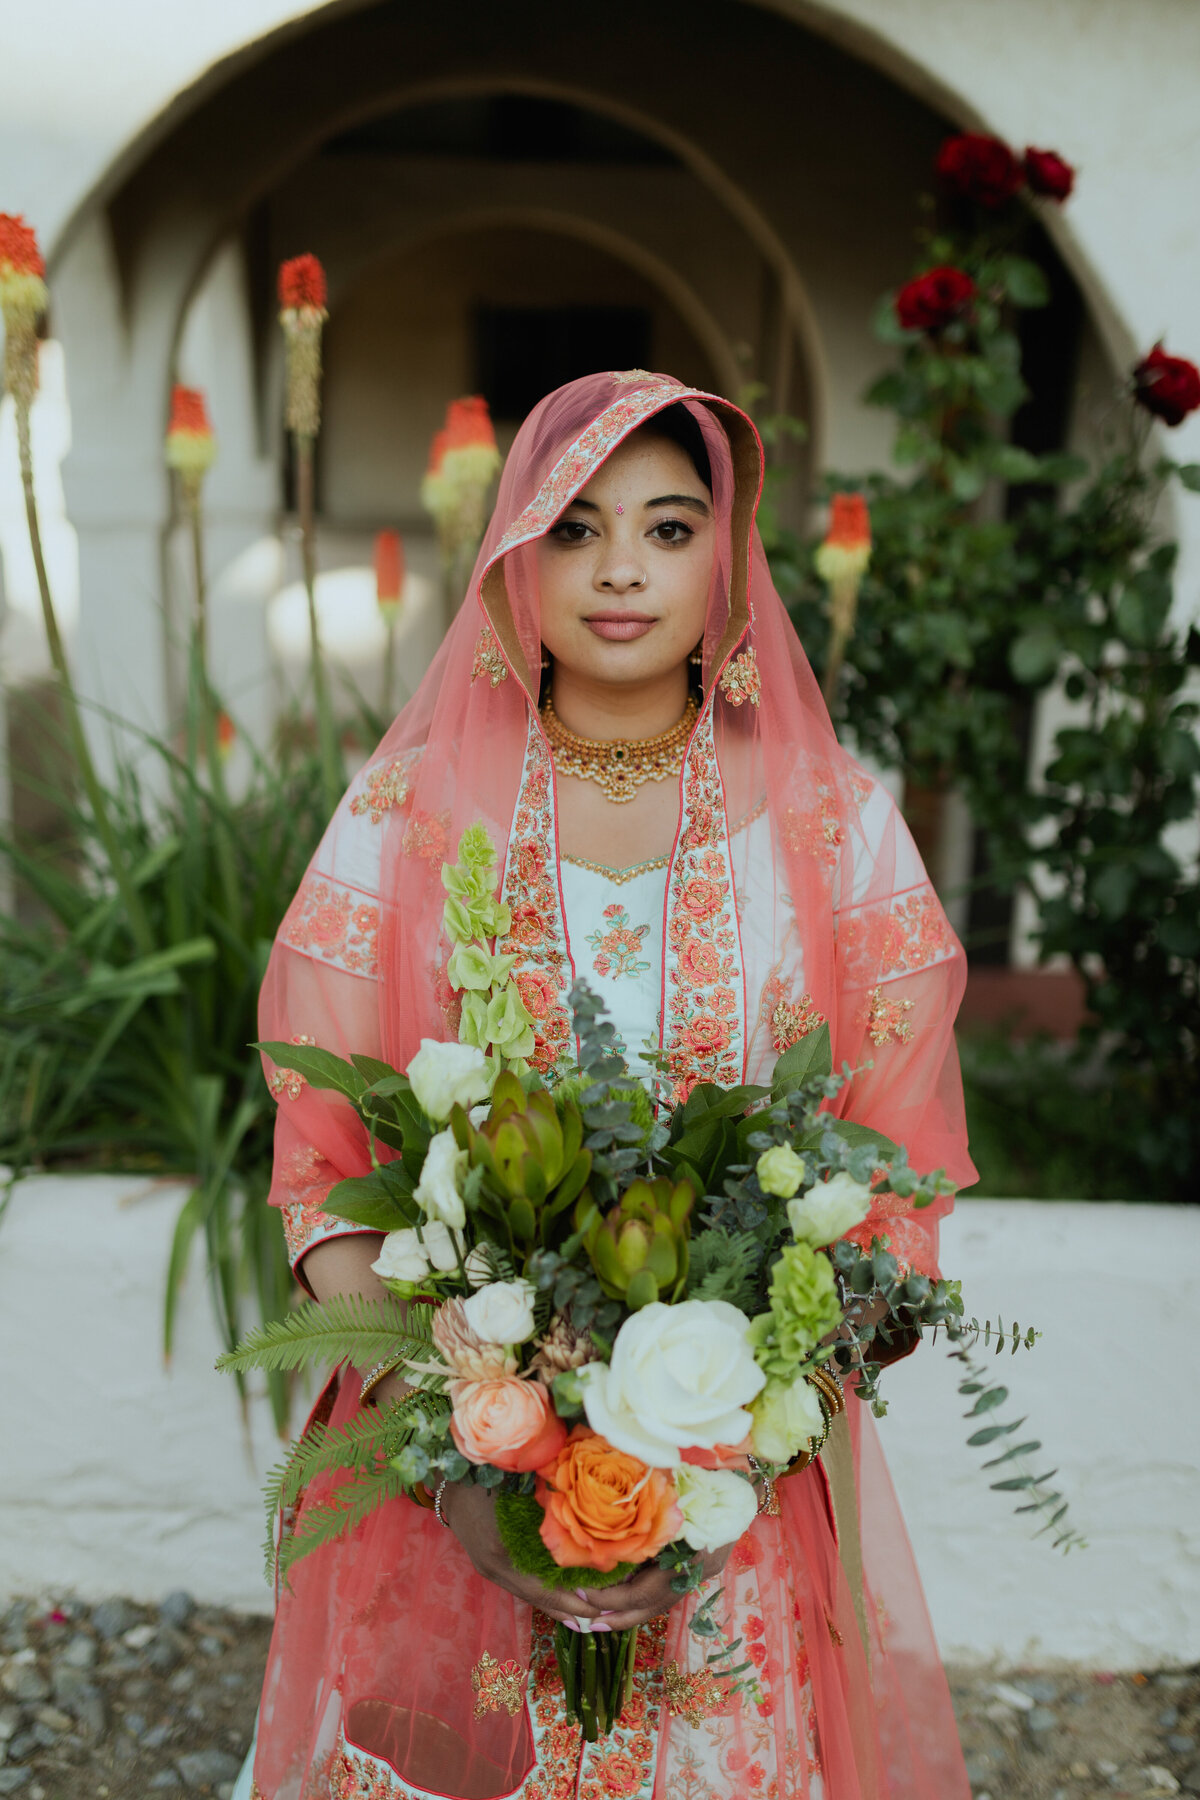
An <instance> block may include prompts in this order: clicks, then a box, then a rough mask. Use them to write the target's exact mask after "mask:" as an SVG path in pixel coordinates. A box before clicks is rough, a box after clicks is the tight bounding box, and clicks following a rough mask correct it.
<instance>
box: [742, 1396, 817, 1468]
mask: <svg viewBox="0 0 1200 1800" xmlns="http://www.w3.org/2000/svg"><path fill="white" fill-rule="evenodd" d="M750 1414H751V1417H752V1418H753V1420H754V1423H753V1425H752V1426H751V1427H750V1442H751V1444H752V1445H753V1447H754V1454H755V1456H757V1457H759V1458H760V1459H761V1461H763V1462H765V1463H776V1464H779V1465H781V1466H782V1465H783V1464H784V1463H790V1462H791V1460H792V1458H793V1457H794V1456H799V1454H800V1452H801V1450H806V1449H807V1448H808V1441H809V1439H810V1438H814V1437H820V1435H821V1433H822V1431H823V1430H824V1429H825V1419H824V1415H823V1413H822V1412H821V1403H820V1401H819V1400H818V1398H817V1393H816V1389H815V1388H814V1387H813V1386H812V1384H811V1383H810V1382H809V1381H808V1380H806V1378H805V1377H804V1376H803V1375H797V1376H796V1377H795V1378H794V1379H793V1380H791V1381H768V1383H767V1385H766V1387H765V1388H764V1389H763V1391H762V1393H761V1394H759V1396H758V1398H757V1399H756V1400H753V1401H752V1402H751V1404H750Z"/></svg>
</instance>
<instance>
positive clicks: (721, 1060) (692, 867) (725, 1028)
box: [664, 708, 743, 1102]
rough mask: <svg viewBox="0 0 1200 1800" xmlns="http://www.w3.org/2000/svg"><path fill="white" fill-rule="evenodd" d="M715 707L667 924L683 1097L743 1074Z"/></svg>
mask: <svg viewBox="0 0 1200 1800" xmlns="http://www.w3.org/2000/svg"><path fill="white" fill-rule="evenodd" d="M737 952H738V938H737V921H736V914H735V911H734V905H733V883H732V880H731V878H730V870H729V863H728V843H727V839H726V827H725V811H724V803H723V798H722V791H721V777H720V771H719V769H718V767H717V757H716V748H715V745H714V743H713V733H712V712H711V708H710V709H707V710H706V711H705V712H704V713H703V714H702V715H701V719H700V722H699V724H698V725H697V727H696V733H695V736H694V737H693V739H692V744H691V747H690V749H689V752H688V759H687V763H686V764H685V768H684V784H683V828H682V830H681V832H680V839H679V851H678V853H677V856H676V861H675V865H674V868H673V870H672V874H671V885H670V912H669V918H668V923H667V957H666V962H667V1020H666V1024H667V1031H666V1043H665V1046H664V1047H665V1050H666V1056H667V1067H668V1069H669V1070H670V1073H671V1076H672V1079H673V1084H674V1085H673V1094H674V1098H675V1100H676V1101H677V1102H682V1101H684V1100H686V1099H687V1097H688V1095H689V1094H690V1093H691V1091H692V1088H693V1087H694V1086H695V1085H696V1083H697V1081H719V1082H724V1083H726V1084H727V1085H732V1084H734V1083H736V1082H737V1081H739V1080H740V1079H741V1070H742V1036H743V1031H742V1020H741V1016H740V995H741V968H740V966H739V960H738V954H737Z"/></svg>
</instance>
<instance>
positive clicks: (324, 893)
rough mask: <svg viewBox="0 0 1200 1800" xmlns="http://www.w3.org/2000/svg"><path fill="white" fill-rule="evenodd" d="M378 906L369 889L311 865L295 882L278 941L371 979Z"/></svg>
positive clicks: (376, 960)
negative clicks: (309, 870)
mask: <svg viewBox="0 0 1200 1800" xmlns="http://www.w3.org/2000/svg"><path fill="white" fill-rule="evenodd" d="M378 933H379V907H378V904H377V903H376V896H375V895H374V894H368V893H366V892H365V891H364V890H363V889H362V888H356V887H352V886H351V885H350V884H349V882H345V881H335V880H334V879H333V877H332V876H330V875H323V874H321V872H320V870H314V871H313V872H312V874H311V875H306V876H305V877H304V880H303V881H302V882H301V883H300V887H299V890H298V892H297V894H296V897H295V899H294V900H293V901H292V904H291V905H290V906H289V907H288V909H287V912H286V914H285V915H284V920H283V923H282V925H281V926H280V927H279V942H280V943H281V944H286V945H287V947H288V949H289V950H298V951H299V952H300V954H301V956H309V957H312V959H313V960H314V961H315V962H323V963H328V964H329V965H330V967H331V968H334V969H341V970H343V971H344V972H345V973H346V974H347V975H361V976H363V977H364V978H365V979H367V980H371V981H373V980H374V979H375V977H376V976H377V975H378V973H379V952H378V947H377V942H376V940H377V937H378Z"/></svg>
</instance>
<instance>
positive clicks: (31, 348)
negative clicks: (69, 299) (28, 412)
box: [0, 213, 50, 409]
mask: <svg viewBox="0 0 1200 1800" xmlns="http://www.w3.org/2000/svg"><path fill="white" fill-rule="evenodd" d="M45 274H46V265H45V263H44V262H43V261H42V255H41V251H40V250H39V249H38V242H37V234H36V232H35V231H34V229H33V227H32V226H31V225H27V224H26V223H25V220H24V219H23V218H22V216H21V214H20V213H0V313H2V314H3V317H4V384H5V386H6V387H7V389H8V390H9V392H10V393H11V394H12V396H13V399H14V400H15V401H16V402H17V406H18V408H20V409H27V408H28V407H30V406H32V404H33V397H34V394H35V393H36V392H37V322H38V320H39V318H40V317H41V315H42V314H43V313H44V312H45V310H46V307H47V305H48V304H49V299H50V296H49V294H48V293H47V291H46V282H45V279H44V277H45Z"/></svg>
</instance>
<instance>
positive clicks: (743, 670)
mask: <svg viewBox="0 0 1200 1800" xmlns="http://www.w3.org/2000/svg"><path fill="white" fill-rule="evenodd" d="M718 685H719V686H720V689H721V692H722V693H723V694H724V696H725V698H726V699H727V700H728V702H729V704H730V706H744V705H745V703H746V701H747V700H748V701H749V702H750V704H751V706H758V705H759V704H760V702H761V700H762V676H761V675H760V674H759V670H758V658H757V657H756V656H755V654H754V646H753V644H751V645H750V647H749V648H748V649H746V650H743V651H742V652H741V654H740V655H738V656H735V657H734V658H733V660H732V661H731V662H729V663H727V664H726V665H725V668H724V670H723V671H722V674H721V680H720V683H719V684H718Z"/></svg>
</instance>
